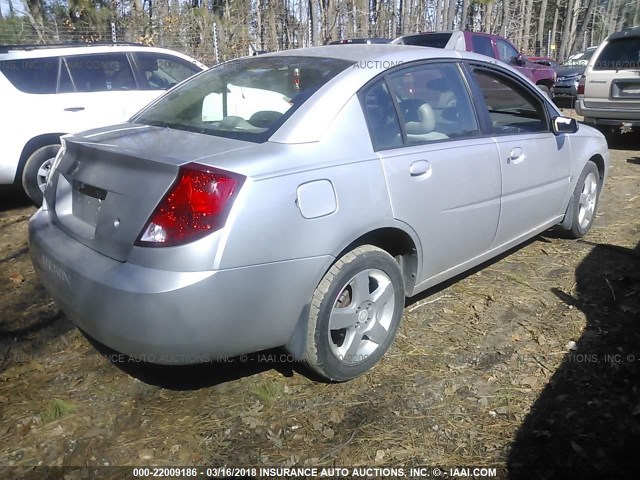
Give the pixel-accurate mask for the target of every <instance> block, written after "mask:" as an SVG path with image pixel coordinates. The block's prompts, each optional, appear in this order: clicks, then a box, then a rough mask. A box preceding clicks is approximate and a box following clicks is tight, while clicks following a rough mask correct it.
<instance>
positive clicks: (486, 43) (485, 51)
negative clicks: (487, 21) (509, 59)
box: [471, 35, 496, 58]
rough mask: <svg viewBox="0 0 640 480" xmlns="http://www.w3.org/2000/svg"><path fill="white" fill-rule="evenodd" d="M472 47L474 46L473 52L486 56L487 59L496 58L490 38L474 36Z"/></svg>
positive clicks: (472, 37)
mask: <svg viewBox="0 0 640 480" xmlns="http://www.w3.org/2000/svg"><path fill="white" fill-rule="evenodd" d="M471 45H472V48H473V51H474V52H476V53H480V54H482V55H486V56H487V57H492V58H495V57H496V56H495V54H494V53H493V46H492V45H491V38H490V37H485V36H484V35H472V36H471Z"/></svg>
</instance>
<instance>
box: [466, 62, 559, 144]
mask: <svg viewBox="0 0 640 480" xmlns="http://www.w3.org/2000/svg"><path fill="white" fill-rule="evenodd" d="M473 73H474V76H475V79H476V81H477V82H478V85H479V87H480V89H481V90H482V94H483V97H484V101H485V103H486V104H487V107H488V108H489V116H490V117H491V124H492V127H493V133H496V134H517V133H531V132H544V131H548V125H547V116H546V113H545V108H544V104H543V103H542V102H541V101H540V100H539V99H537V98H535V97H534V96H533V95H532V94H530V93H529V92H527V91H526V90H525V89H523V88H521V87H520V86H518V85H516V84H515V82H513V81H511V80H509V79H508V78H507V77H505V76H503V75H500V74H499V73H496V72H493V71H488V70H484V69H480V68H476V69H475V70H474V71H473Z"/></svg>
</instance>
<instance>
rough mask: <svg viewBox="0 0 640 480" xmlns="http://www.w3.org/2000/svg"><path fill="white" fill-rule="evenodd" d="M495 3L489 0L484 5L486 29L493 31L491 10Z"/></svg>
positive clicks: (486, 30) (488, 31)
mask: <svg viewBox="0 0 640 480" xmlns="http://www.w3.org/2000/svg"><path fill="white" fill-rule="evenodd" d="M492 10H493V3H491V2H489V3H486V4H485V5H484V31H485V32H487V33H491V12H492Z"/></svg>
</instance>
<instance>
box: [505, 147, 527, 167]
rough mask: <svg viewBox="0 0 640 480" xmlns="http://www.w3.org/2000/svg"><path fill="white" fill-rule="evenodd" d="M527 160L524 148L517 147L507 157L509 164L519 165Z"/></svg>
mask: <svg viewBox="0 0 640 480" xmlns="http://www.w3.org/2000/svg"><path fill="white" fill-rule="evenodd" d="M525 158H526V156H525V154H524V150H522V148H520V147H516V148H514V149H513V150H511V153H510V154H509V156H508V157H507V163H513V164H518V163H520V162H522V161H523V160H524V159H525Z"/></svg>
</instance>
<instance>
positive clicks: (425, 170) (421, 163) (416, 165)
mask: <svg viewBox="0 0 640 480" xmlns="http://www.w3.org/2000/svg"><path fill="white" fill-rule="evenodd" d="M409 173H410V174H411V176H412V177H418V176H420V175H425V174H429V175H431V164H430V163H429V162H427V161H426V160H417V161H415V162H413V163H412V164H411V166H410V167H409Z"/></svg>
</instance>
